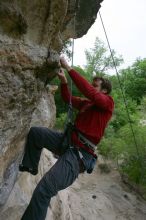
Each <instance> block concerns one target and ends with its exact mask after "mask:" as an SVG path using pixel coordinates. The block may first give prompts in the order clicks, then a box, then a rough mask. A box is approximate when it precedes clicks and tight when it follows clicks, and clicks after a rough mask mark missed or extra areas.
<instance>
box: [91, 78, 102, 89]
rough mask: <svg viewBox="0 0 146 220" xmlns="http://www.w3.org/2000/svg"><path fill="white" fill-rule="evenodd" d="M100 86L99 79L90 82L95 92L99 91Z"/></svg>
mask: <svg viewBox="0 0 146 220" xmlns="http://www.w3.org/2000/svg"><path fill="white" fill-rule="evenodd" d="M101 84H102V81H101V80H99V79H95V80H93V82H92V86H94V88H96V90H97V91H98V92H100V91H101Z"/></svg>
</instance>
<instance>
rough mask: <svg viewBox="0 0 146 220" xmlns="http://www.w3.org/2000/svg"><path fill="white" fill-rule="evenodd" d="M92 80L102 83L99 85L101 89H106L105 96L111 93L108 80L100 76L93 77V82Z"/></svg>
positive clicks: (110, 85)
mask: <svg viewBox="0 0 146 220" xmlns="http://www.w3.org/2000/svg"><path fill="white" fill-rule="evenodd" d="M94 80H101V82H102V83H101V88H102V89H106V91H107V94H110V93H111V91H112V84H111V82H110V81H109V80H108V79H105V78H103V77H101V76H94V77H93V81H94Z"/></svg>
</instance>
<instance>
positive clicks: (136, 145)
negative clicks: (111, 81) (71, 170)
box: [99, 11, 140, 157]
mask: <svg viewBox="0 0 146 220" xmlns="http://www.w3.org/2000/svg"><path fill="white" fill-rule="evenodd" d="M99 16H100V20H101V24H102V27H103V30H104V33H105V37H106V40H107V44H108V47H109V50H110V54H111V58H112V61H113V64H114V68H115V72H116V75H117V78H118V82H119V85H120V90H121V93H122V97H123V100H124V105H125V109H126V112H127V116H128V121H129V125H130V129H131V132H132V136H133V140H134V144H135V148H136V151H137V155H138V156H139V157H140V153H139V149H138V144H137V141H136V137H135V133H134V129H133V125H132V123H131V117H130V113H129V109H128V105H127V102H126V97H125V95H124V90H123V86H122V83H121V80H120V76H119V72H118V70H117V66H116V62H115V59H114V55H113V53H112V49H111V46H110V42H109V38H108V36H107V31H106V28H105V25H104V22H103V19H102V16H101V13H100V11H99Z"/></svg>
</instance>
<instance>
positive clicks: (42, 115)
mask: <svg viewBox="0 0 146 220" xmlns="http://www.w3.org/2000/svg"><path fill="white" fill-rule="evenodd" d="M100 2H101V0H86V1H84V0H78V1H75V0H52V1H51V0H32V1H28V0H26V1H23V0H11V1H10V0H5V1H0V103H1V104H0V187H1V188H0V205H1V209H2V213H3V216H4V217H3V218H2V219H6V213H7V215H9V214H8V213H9V212H7V211H8V210H11V209H13V210H14V211H15V212H17V208H16V207H15V206H17V202H18V203H19V204H20V205H21V206H22V211H23V209H24V207H25V205H24V204H26V203H27V201H29V199H30V196H31V194H32V191H33V189H34V187H35V185H36V183H37V182H38V179H39V178H40V177H41V176H42V175H43V173H44V172H45V171H46V170H48V165H46V167H45V168H44V162H43V161H42V162H41V163H40V169H41V174H40V176H38V177H37V179H36V177H30V176H29V175H27V174H21V175H20V174H19V172H18V164H19V162H20V160H21V157H22V153H23V148H24V141H25V137H26V135H27V132H28V130H29V128H30V126H34V125H37V126H46V127H52V126H53V124H54V120H55V112H56V109H55V104H54V99H53V94H52V91H53V88H51V89H50V90H48V89H46V80H47V79H49V80H51V79H52V78H53V77H54V76H55V74H56V72H57V70H58V68H59V67H58V60H59V52H60V51H61V49H62V47H63V44H64V42H65V40H67V39H68V38H70V37H74V38H78V37H81V36H83V35H84V34H85V33H86V32H87V31H88V29H89V28H90V26H91V25H92V24H93V23H94V21H95V18H96V15H97V12H98V10H99V8H100ZM89 6H90V7H89ZM47 57H48V58H47ZM46 155H47V156H46ZM50 155H51V154H50ZM43 157H45V163H46V164H49V165H51V163H52V162H49V161H51V159H50V156H48V153H45V154H43ZM42 163H43V164H42ZM42 167H43V168H42ZM27 184H28V188H29V189H28V188H27V187H26V185H27ZM29 186H31V187H29ZM25 190H26V191H25ZM8 197H9V200H8ZM18 197H19V199H18ZM25 197H27V199H26V198H25ZM10 198H11V199H10ZM12 198H13V199H12ZM14 198H15V199H14ZM10 200H12V202H10ZM14 201H15V202H14ZM14 203H15V204H14ZM8 207H9V209H8ZM19 210H20V214H22V213H21V209H19ZM11 213H12V212H11ZM17 218H18V219H20V216H19V217H18V216H17ZM17 218H16V216H13V218H11V217H10V216H9V218H8V216H7V219H13V220H14V219H17Z"/></svg>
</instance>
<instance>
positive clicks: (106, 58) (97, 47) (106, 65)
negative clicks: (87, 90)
mask: <svg viewBox="0 0 146 220" xmlns="http://www.w3.org/2000/svg"><path fill="white" fill-rule="evenodd" d="M112 53H113V56H114V59H115V63H116V66H119V65H120V64H121V63H122V62H123V58H122V56H117V55H116V52H115V51H114V50H112ZM85 55H86V60H87V65H86V66H85V70H86V72H88V73H89V74H93V73H95V74H98V75H104V74H105V73H106V71H107V70H109V69H112V68H113V67H114V65H113V61H112V58H111V55H110V54H109V53H108V49H107V47H106V46H105V44H104V42H102V41H101V40H100V39H99V38H98V37H97V38H96V40H95V43H94V47H93V48H91V49H89V50H85Z"/></svg>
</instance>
